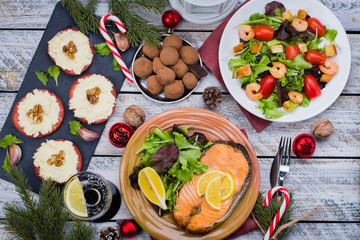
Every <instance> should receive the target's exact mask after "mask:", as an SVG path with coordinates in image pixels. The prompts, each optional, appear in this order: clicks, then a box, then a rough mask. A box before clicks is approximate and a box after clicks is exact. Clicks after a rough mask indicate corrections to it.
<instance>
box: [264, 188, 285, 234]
mask: <svg viewBox="0 0 360 240" xmlns="http://www.w3.org/2000/svg"><path fill="white" fill-rule="evenodd" d="M277 191H280V192H282V193H283V195H284V199H285V201H283V202H282V204H281V206H280V209H279V211H278V212H277V213H276V215H275V218H274V220H273V221H272V223H271V225H270V227H269V229H268V230H267V232H266V234H265V236H264V238H263V240H269V239H270V237H271V235H272V234H273V232H274V230H275V228H276V226H277V225H278V223H279V221H280V219H281V217H282V215H283V214H284V212H285V210H286V208H287V206H288V205H289V201H290V195H289V192H288V190H287V189H286V188H284V187H281V186H278V187H274V188H272V189H271V190H270V191H269V192H268V193H267V195H266V197H265V200H264V203H263V204H264V206H268V205H269V203H270V200H271V198H272V196H273V195H274V194H275V193H276V192H277Z"/></svg>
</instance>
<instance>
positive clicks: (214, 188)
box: [205, 177, 221, 209]
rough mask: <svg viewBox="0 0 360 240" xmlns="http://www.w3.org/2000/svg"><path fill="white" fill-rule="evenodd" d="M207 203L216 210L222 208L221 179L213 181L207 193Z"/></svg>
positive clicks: (217, 178)
mask: <svg viewBox="0 0 360 240" xmlns="http://www.w3.org/2000/svg"><path fill="white" fill-rule="evenodd" d="M205 198H206V201H207V202H208V203H209V205H210V206H212V207H213V208H215V209H220V206H221V177H216V178H214V179H213V180H211V181H210V182H209V184H208V186H207V188H206V191H205Z"/></svg>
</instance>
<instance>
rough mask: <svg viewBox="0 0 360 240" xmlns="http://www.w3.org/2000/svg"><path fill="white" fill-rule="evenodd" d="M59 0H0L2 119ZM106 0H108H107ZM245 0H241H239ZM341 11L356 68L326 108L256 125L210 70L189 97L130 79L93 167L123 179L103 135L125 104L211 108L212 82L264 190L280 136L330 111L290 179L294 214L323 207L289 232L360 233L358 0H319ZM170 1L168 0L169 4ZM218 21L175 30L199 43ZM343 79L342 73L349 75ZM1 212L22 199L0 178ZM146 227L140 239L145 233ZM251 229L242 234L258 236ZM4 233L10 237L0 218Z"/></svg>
mask: <svg viewBox="0 0 360 240" xmlns="http://www.w3.org/2000/svg"><path fill="white" fill-rule="evenodd" d="M56 2H57V1H56V0H39V1H26V0H7V1H2V2H1V4H0V102H1V104H0V127H2V126H3V124H4V121H5V119H6V116H7V115H8V114H9V110H10V107H11V105H12V104H13V100H14V98H15V95H16V93H17V90H18V88H19V86H20V85H21V82H22V80H23V77H24V75H25V72H26V70H27V68H28V66H29V63H30V61H31V59H32V57H33V55H34V53H35V50H36V47H37V45H38V43H39V41H40V39H41V37H42V34H43V32H44V30H45V27H46V24H47V22H48V20H49V18H50V15H51V13H52V11H53V8H54V6H55V4H56ZM103 2H104V1H103ZM240 2H243V1H240ZM321 2H322V3H323V4H325V5H326V6H327V7H328V8H330V9H331V10H332V11H333V12H334V13H335V15H336V16H337V17H338V18H339V19H340V21H341V23H342V24H343V26H344V28H345V29H346V31H347V33H348V38H349V41H350V45H351V50H352V51H351V54H352V61H351V73H350V77H349V80H348V82H347V84H346V87H345V89H344V91H343V93H342V94H341V96H340V97H339V99H338V100H337V101H336V102H335V103H334V104H333V105H332V106H331V107H330V108H329V109H327V110H326V111H324V112H323V113H322V114H320V115H318V116H316V117H314V118H311V119H308V120H306V121H302V122H297V123H288V124H285V123H271V124H270V126H268V127H267V128H266V129H264V130H263V131H262V132H260V133H257V132H256V131H255V130H254V128H252V126H251V125H250V123H249V122H248V120H247V119H246V117H245V116H244V115H243V114H242V113H241V111H240V110H239V109H238V107H237V106H236V103H235V101H234V100H233V98H232V97H231V96H230V95H229V94H227V93H226V92H224V89H222V88H221V87H220V85H219V84H218V82H217V80H216V79H215V78H214V76H213V75H212V74H211V73H210V74H209V75H208V76H207V77H206V78H204V79H202V81H201V84H200V86H199V87H198V89H197V90H196V92H195V93H193V94H192V95H191V96H190V97H189V98H187V99H186V100H184V101H182V102H180V103H176V104H171V105H168V104H159V103H155V102H153V101H150V100H148V99H147V98H146V97H144V96H143V95H142V94H141V93H140V92H139V91H138V89H137V88H136V86H135V85H130V84H129V83H128V82H127V81H125V82H124V85H123V86H122V88H121V91H120V94H119V96H118V99H117V101H118V104H117V107H116V110H115V113H114V115H113V116H112V117H111V118H110V119H109V121H108V122H107V124H106V128H105V130H104V132H103V135H102V137H101V140H100V142H99V145H98V146H97V149H96V151H95V153H94V157H93V158H92V160H91V163H90V165H89V168H88V170H90V171H94V172H97V173H99V174H101V175H103V176H106V178H107V179H109V180H111V181H112V182H114V183H115V184H116V185H117V186H119V183H118V179H119V176H118V175H119V166H120V161H121V156H122V153H123V149H119V148H115V147H113V146H112V145H111V144H109V142H108V138H107V136H106V134H107V132H108V130H109V128H110V126H112V125H113V124H114V123H115V122H120V121H123V117H122V114H123V112H124V110H125V109H126V107H127V106H128V105H131V104H136V105H139V106H141V107H143V109H144V110H145V112H146V114H147V119H149V118H150V117H152V116H154V115H156V114H158V113H161V112H163V111H165V110H169V109H173V108H178V107H190V106H192V107H199V108H205V109H208V107H207V106H206V104H205V103H204V102H203V100H202V96H201V94H202V92H203V90H204V88H206V87H208V86H217V87H219V88H220V89H221V90H222V91H223V95H224V98H223V101H222V102H221V104H220V105H219V106H218V107H217V108H215V109H213V111H215V112H217V113H219V114H221V115H223V116H225V117H227V118H229V119H230V120H231V121H232V122H233V123H235V124H236V125H237V126H238V127H239V128H245V129H246V130H247V133H248V136H249V140H250V142H251V143H252V146H253V147H254V149H255V152H256V154H257V155H258V159H259V164H260V169H261V186H260V190H261V191H267V190H268V189H269V188H270V184H269V171H270V166H271V162H272V159H273V156H274V155H275V153H276V150H277V145H278V143H279V140H280V137H281V136H289V137H292V138H294V137H296V136H297V135H298V134H300V133H311V126H312V124H313V123H314V122H315V121H316V120H318V119H322V118H327V119H329V120H330V121H331V122H332V123H333V125H334V127H335V132H334V134H333V135H331V136H330V137H329V138H328V139H325V140H321V141H320V140H318V141H317V142H316V143H317V147H316V151H315V153H314V155H313V156H312V157H311V158H309V159H299V158H296V156H293V157H292V166H291V172H290V174H289V176H288V178H287V179H286V182H285V186H286V187H287V188H288V189H292V190H294V191H295V203H296V205H297V206H298V207H297V209H296V210H295V211H294V215H293V217H294V218H295V217H299V216H302V215H303V214H304V213H306V212H308V211H310V210H311V209H312V208H313V207H315V206H318V207H319V209H318V210H317V211H316V212H314V213H313V214H312V215H311V216H309V217H308V218H307V219H306V220H303V221H301V222H299V223H297V224H296V225H295V227H294V230H293V232H292V233H291V235H290V236H289V237H288V239H327V240H330V239H336V240H339V239H344V240H345V239H346V240H348V239H360V125H359V124H360V107H359V106H360V104H359V103H360V1H358V0H343V1H340V0H322V1H321ZM169 8H170V7H169ZM97 13H98V14H99V15H103V14H105V13H107V4H106V3H101V4H100V5H99V8H98V10H97ZM144 16H147V18H148V19H149V20H151V21H152V22H154V23H155V24H158V25H161V20H160V19H161V18H160V16H157V15H149V14H148V13H146V14H144ZM217 25H218V23H217V24H212V25H195V24H192V23H189V22H187V21H185V20H182V21H181V23H180V24H179V26H178V27H177V28H176V33H177V34H178V35H180V36H181V37H183V38H184V39H186V40H188V41H189V42H191V43H193V44H194V45H195V47H197V48H199V47H200V46H201V45H202V43H203V42H204V41H205V39H206V38H207V37H208V36H209V35H210V33H211V32H212V31H213V30H214V29H215V28H216V26H217ZM344 81H345V79H344ZM0 192H1V193H2V194H1V197H0V218H3V217H4V213H3V210H2V207H3V205H4V202H8V201H10V202H11V201H14V202H20V199H19V198H18V196H17V194H16V192H15V191H14V186H13V184H11V183H9V182H7V181H4V180H2V179H0ZM126 218H131V215H130V213H129V212H128V210H127V208H126V206H125V204H122V206H121V209H120V211H119V212H118V214H117V215H116V216H115V218H114V220H113V221H110V222H105V223H101V224H97V225H98V228H99V230H100V229H101V228H102V227H105V226H116V221H115V220H116V219H126ZM148 238H149V237H148V234H147V233H146V232H144V231H143V232H142V233H141V234H139V235H138V236H137V237H136V238H135V239H148ZM261 238H262V234H261V233H260V232H259V231H254V232H251V233H248V234H246V235H243V236H241V237H239V238H238V239H261ZM0 239H12V237H11V235H10V234H9V233H7V232H6V231H5V230H4V229H3V226H2V225H0Z"/></svg>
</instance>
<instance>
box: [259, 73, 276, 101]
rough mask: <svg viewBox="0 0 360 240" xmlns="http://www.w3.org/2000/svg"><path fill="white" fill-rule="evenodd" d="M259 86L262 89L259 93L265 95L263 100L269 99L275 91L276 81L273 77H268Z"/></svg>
mask: <svg viewBox="0 0 360 240" xmlns="http://www.w3.org/2000/svg"><path fill="white" fill-rule="evenodd" d="M259 84H260V86H261V88H260V90H259V92H258V93H261V94H262V95H263V98H268V97H270V95H271V93H272V92H273V91H274V88H275V84H276V81H275V78H274V77H273V76H271V75H267V76H265V77H263V78H262V79H261V81H260V83H259Z"/></svg>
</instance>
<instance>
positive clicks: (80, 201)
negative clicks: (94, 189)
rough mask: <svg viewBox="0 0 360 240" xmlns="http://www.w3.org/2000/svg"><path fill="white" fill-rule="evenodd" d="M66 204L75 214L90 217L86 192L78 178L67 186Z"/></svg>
mask: <svg viewBox="0 0 360 240" xmlns="http://www.w3.org/2000/svg"><path fill="white" fill-rule="evenodd" d="M65 204H66V206H67V207H68V208H69V210H70V211H71V212H72V213H73V214H75V215H77V216H79V217H88V213H87V209H86V201H85V198H84V192H83V189H82V186H81V184H80V181H79V179H78V178H74V180H72V181H71V182H70V183H69V185H68V186H67V189H66V197H65Z"/></svg>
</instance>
